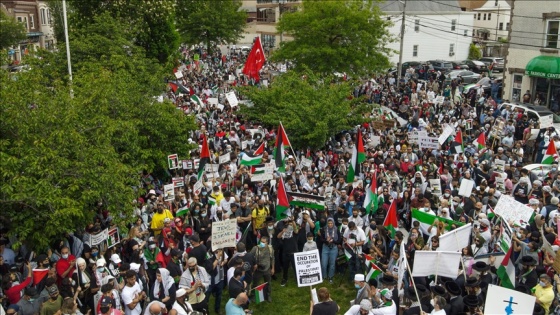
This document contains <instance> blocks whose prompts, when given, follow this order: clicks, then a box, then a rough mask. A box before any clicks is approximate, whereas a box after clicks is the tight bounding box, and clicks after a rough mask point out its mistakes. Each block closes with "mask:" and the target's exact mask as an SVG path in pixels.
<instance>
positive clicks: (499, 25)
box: [498, 22, 504, 31]
mask: <svg viewBox="0 0 560 315" xmlns="http://www.w3.org/2000/svg"><path fill="white" fill-rule="evenodd" d="M498 29H499V30H500V31H503V30H504V23H503V22H500V24H498Z"/></svg>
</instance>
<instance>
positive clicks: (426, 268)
mask: <svg viewBox="0 0 560 315" xmlns="http://www.w3.org/2000/svg"><path fill="white" fill-rule="evenodd" d="M460 260H461V252H433V251H424V250H417V251H415V253H414V268H413V269H412V276H414V277H427V276H431V275H437V276H440V277H449V278H452V279H455V278H457V270H459V262H460Z"/></svg>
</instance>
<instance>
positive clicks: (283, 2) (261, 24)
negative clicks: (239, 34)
mask: <svg viewBox="0 0 560 315" xmlns="http://www.w3.org/2000/svg"><path fill="white" fill-rule="evenodd" d="M300 4H301V0H257V25H256V32H257V34H258V35H259V36H260V37H261V43H262V45H263V47H264V48H265V49H274V48H278V47H279V46H280V43H281V42H282V41H285V40H292V38H291V37H290V36H287V35H284V34H281V33H278V32H277V31H276V25H277V24H278V21H279V20H280V17H281V16H282V14H284V13H285V12H290V11H294V10H297V6H298V5H300Z"/></svg>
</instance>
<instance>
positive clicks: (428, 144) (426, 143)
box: [418, 136, 439, 150]
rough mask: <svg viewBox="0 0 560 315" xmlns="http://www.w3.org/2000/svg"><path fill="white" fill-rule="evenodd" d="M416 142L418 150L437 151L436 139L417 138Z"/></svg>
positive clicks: (437, 143)
mask: <svg viewBox="0 0 560 315" xmlns="http://www.w3.org/2000/svg"><path fill="white" fill-rule="evenodd" d="M418 141H419V146H420V149H431V150H437V149H439V142H438V141H439V140H438V137H428V136H425V137H419V138H418Z"/></svg>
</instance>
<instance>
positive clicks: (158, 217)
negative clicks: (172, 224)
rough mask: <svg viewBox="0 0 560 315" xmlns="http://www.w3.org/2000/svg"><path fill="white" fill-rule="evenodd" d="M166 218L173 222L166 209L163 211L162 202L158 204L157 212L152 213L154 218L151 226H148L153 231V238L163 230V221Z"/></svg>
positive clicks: (169, 212)
mask: <svg viewBox="0 0 560 315" xmlns="http://www.w3.org/2000/svg"><path fill="white" fill-rule="evenodd" d="M166 218H169V219H170V220H173V214H172V213H171V211H169V210H168V209H165V207H164V205H163V202H158V204H157V211H156V213H154V216H153V217H152V224H151V225H150V228H151V229H152V231H154V235H155V236H158V235H159V234H160V233H161V230H163V227H164V224H163V220H165V219H166Z"/></svg>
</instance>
